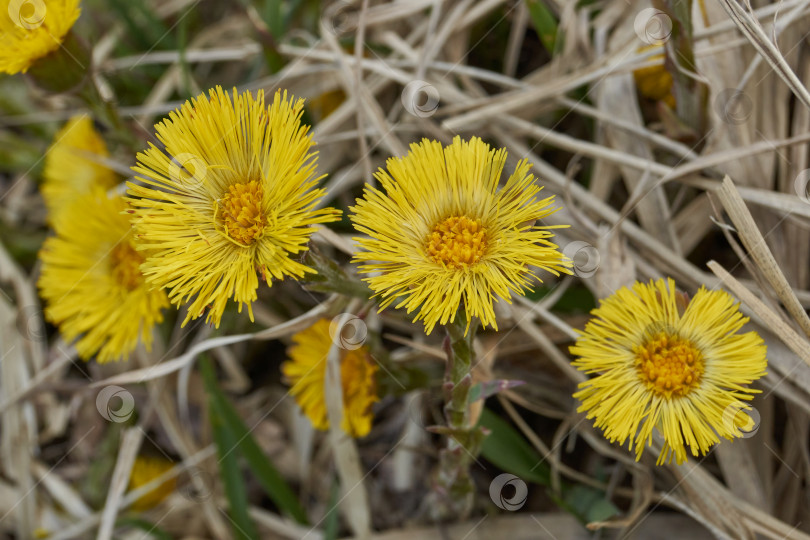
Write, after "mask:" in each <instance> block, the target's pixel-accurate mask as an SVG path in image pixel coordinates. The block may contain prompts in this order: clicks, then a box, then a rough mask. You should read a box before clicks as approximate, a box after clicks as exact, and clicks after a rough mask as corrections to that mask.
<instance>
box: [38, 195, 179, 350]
mask: <svg viewBox="0 0 810 540" xmlns="http://www.w3.org/2000/svg"><path fill="white" fill-rule="evenodd" d="M125 210H127V203H126V202H125V201H124V200H123V199H122V198H121V197H113V198H108V197H107V195H106V194H105V193H104V192H103V191H102V190H99V189H96V190H94V191H93V192H91V193H89V194H86V195H83V196H82V197H80V198H78V199H77V200H76V201H75V202H74V203H73V204H72V205H70V207H69V208H67V209H66V210H65V211H64V213H63V214H62V218H61V219H60V223H59V225H58V226H57V229H56V235H55V236H52V237H50V238H48V239H47V240H45V243H44V244H43V246H42V250H41V251H40V259H41V260H42V274H41V276H40V278H39V283H38V285H39V289H40V294H41V295H42V297H43V298H44V299H45V303H46V308H45V317H46V318H47V319H48V320H49V321H51V322H52V323H54V324H56V325H57V326H59V330H60V331H61V332H62V335H63V336H64V338H65V339H66V340H68V341H70V340H73V339H76V338H79V340H78V342H77V343H76V349H77V350H78V352H79V355H80V356H81V357H82V358H84V359H89V358H90V357H92V356H93V355H94V354H96V353H98V357H97V359H98V361H99V362H107V361H110V360H118V359H120V358H121V357H124V358H126V357H128V356H129V353H130V352H132V350H133V349H134V348H135V346H136V345H137V344H138V340H139V339H140V341H141V342H142V343H143V344H144V345H145V346H146V347H147V348H148V347H149V346H150V345H151V342H152V327H153V326H154V325H155V324H157V323H159V322H161V321H162V320H163V315H162V313H161V309H162V308H164V307H166V306H168V302H167V300H166V294H165V293H164V292H162V291H159V290H157V289H155V288H153V287H152V286H151V285H149V284H147V283H146V281H145V280H144V277H143V275H142V274H141V271H140V269H139V266H140V264H141V262H142V260H143V257H142V255H141V254H140V253H139V252H138V251H136V249H135V245H134V243H133V240H134V239H133V236H132V233H131V230H130V224H129V218H128V217H127V214H125V213H123V212H125Z"/></svg>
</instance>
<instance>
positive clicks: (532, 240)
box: [351, 137, 571, 333]
mask: <svg viewBox="0 0 810 540" xmlns="http://www.w3.org/2000/svg"><path fill="white" fill-rule="evenodd" d="M505 162H506V151H505V150H503V149H501V150H497V151H496V150H492V149H490V147H489V145H487V144H486V143H484V142H483V141H481V139H478V138H473V139H471V140H470V141H462V140H461V139H460V138H459V137H456V138H455V139H454V140H453V142H452V144H450V145H449V146H447V147H446V148H443V147H442V145H441V144H440V143H438V142H436V141H428V140H427V139H425V140H423V141H422V142H421V143H419V144H413V145H411V151H410V153H409V154H408V155H407V156H405V157H403V158H391V159H389V160H388V162H387V164H386V165H387V168H388V170H387V171H384V170H380V171H378V172H377V174H376V175H375V176H376V178H377V180H379V182H380V185H381V187H382V190H383V191H381V190H378V189H375V188H373V187H366V190H365V193H364V197H363V198H362V199H358V200H357V205H356V206H354V207H353V208H352V211H353V212H354V215H352V216H351V219H352V221H353V222H354V224H355V227H356V229H357V230H358V231H360V232H362V233H366V234H367V235H369V238H357V239H356V240H357V242H358V243H359V244H360V246H361V247H362V248H364V250H365V251H361V252H359V253H357V254H356V255H355V259H354V260H355V261H360V262H363V263H365V264H362V265H361V266H360V272H363V273H368V274H372V275H371V277H367V278H365V281H367V282H368V284H369V286H370V287H371V289H372V290H373V291H374V292H375V293H376V294H377V295H379V296H381V297H382V303H381V308H385V307H386V306H388V305H390V304H391V303H393V302H395V301H399V303H398V304H397V306H396V307H403V306H404V307H405V308H406V309H407V311H408V313H411V312H412V311H414V310H418V314H417V316H416V320H420V319H424V321H425V327H426V331H427V333H430V332H431V331H432V330H433V327H434V326H435V325H436V323H441V324H446V323H447V322H448V321H452V320H454V319H455V316H456V312H457V311H458V309H459V306H461V305H462V304H463V305H464V307H465V308H466V311H467V315H468V319H467V320H468V321H469V320H470V318H472V317H478V318H480V319H481V322H482V323H483V324H484V326H487V325H491V326H493V327H494V328H496V329H497V324H496V321H495V312H494V309H493V302H494V301H496V299H497V297H501V298H503V299H505V300H506V301H507V302H509V301H510V300H511V295H512V294H513V293H514V294H523V293H524V291H525V290H526V289H530V284H531V280H532V279H537V275H536V274H535V271H534V270H533V269H532V267H536V268H541V269H543V270H547V271H549V272H551V273H553V274H555V275H559V274H558V272H568V273H570V271H569V270H568V267H570V266H571V262H570V261H569V260H568V259H566V257H565V256H563V255H562V254H561V253H560V252H559V251H558V249H557V246H556V245H554V244H553V243H551V242H550V241H549V239H550V238H551V237H552V236H553V234H552V233H551V232H550V231H549V229H551V228H552V227H548V226H542V225H538V224H536V222H537V220H539V219H542V218H544V217H546V216H548V215H550V214H552V213H553V212H555V211H556V210H557V209H556V208H552V207H551V206H552V204H553V200H554V197H553V196H550V197H547V198H545V199H539V198H538V197H537V195H538V193H539V192H540V190H541V189H542V188H540V187H538V186H537V185H536V184H535V183H534V177H533V176H532V175H531V174H529V170H530V169H531V164H529V163H528V162H526V161H525V160H523V161H521V162H520V163H518V166H517V168H516V169H515V172H514V173H513V174H512V176H510V177H509V179H508V180H507V181H506V184H505V185H504V186H503V187H501V188H500V189H498V183H499V181H500V179H501V172H502V171H503V167H504V163H505Z"/></svg>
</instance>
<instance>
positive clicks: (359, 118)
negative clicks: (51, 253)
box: [0, 0, 810, 540]
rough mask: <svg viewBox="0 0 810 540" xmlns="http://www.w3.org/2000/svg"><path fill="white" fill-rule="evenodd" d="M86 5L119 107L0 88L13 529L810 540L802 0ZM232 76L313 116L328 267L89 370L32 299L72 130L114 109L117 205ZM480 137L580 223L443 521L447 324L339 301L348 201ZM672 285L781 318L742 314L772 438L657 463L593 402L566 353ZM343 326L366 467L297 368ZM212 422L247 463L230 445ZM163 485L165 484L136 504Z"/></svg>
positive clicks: (497, 340) (511, 309)
mask: <svg viewBox="0 0 810 540" xmlns="http://www.w3.org/2000/svg"><path fill="white" fill-rule="evenodd" d="M30 1H33V0H30ZM12 3H13V2H12ZM18 3H19V2H18ZM9 6H10V8H11V4H10V5H9ZM81 9H82V14H81V17H80V18H79V20H78V21H77V23H76V24H75V26H74V28H73V33H74V35H75V36H77V38H78V39H79V40H80V41H82V42H84V44H86V45H87V47H88V48H89V50H90V51H91V55H92V59H91V61H88V63H87V68H88V69H90V71H89V75H88V76H89V77H90V83H89V84H90V85H91V87H92V88H93V90H92V93H93V96H94V98H93V99H95V101H94V103H95V104H96V105H95V106H92V105H88V100H86V99H83V97H82V96H80V95H77V93H76V92H63V93H57V94H55V93H53V92H48V91H46V90H43V89H42V88H41V85H38V84H37V83H36V82H35V81H34V80H33V79H32V77H31V76H28V75H20V74H18V75H14V76H9V75H3V76H2V77H0V244H1V245H2V247H1V248H0V288H1V289H0V290H2V295H0V332H1V333H0V345H1V346H2V356H1V357H0V358H2V359H1V360H0V362H1V364H0V366H2V369H0V383H2V384H1V385H0V537H8V538H18V539H19V538H54V539H55V538H65V539H68V538H94V537H98V538H122V539H123V538H127V539H129V538H133V539H134V538H249V537H256V538H308V539H321V538H323V539H326V538H340V537H358V538H363V537H370V536H373V537H375V538H385V539H391V540H393V539H399V538H406V537H407V538H411V537H419V538H437V539H438V538H459V539H462V538H470V539H472V538H491V537H495V536H496V535H497V536H500V537H510V538H560V539H562V538H614V537H621V538H643V539H646V538H649V539H653V538H693V539H695V538H712V537H717V538H755V537H759V538H774V539H781V538H805V537H807V533H808V532H810V521H809V520H808V516H810V498H809V497H808V494H809V493H808V477H809V476H810V452H809V451H808V442H810V441H809V436H810V433H809V431H810V424H809V423H808V418H810V417H809V416H808V414H809V413H810V396H809V395H808V388H810V367H808V358H807V355H808V353H807V352H806V351H810V342H808V337H807V335H805V334H804V333H803V332H802V331H801V328H802V326H801V325H802V322H801V321H799V319H800V318H801V314H800V312H803V313H804V314H805V315H804V316H805V317H806V311H807V309H808V306H810V227H808V224H809V223H810V222H809V221H808V219H810V192H809V191H808V184H810V163H808V159H810V154H809V153H808V141H810V94H809V93H808V91H807V87H808V81H809V80H810V47H808V28H809V27H808V21H809V20H810V19H809V17H810V4H808V2H806V1H803V0H785V1H781V2H773V3H772V2H765V1H754V0H752V1H748V2H743V3H739V2H737V1H736V0H721V1H718V2H714V1H704V0H661V1H658V0H656V1H653V2H644V1H630V0H602V1H599V0H579V1H564V0H524V1H516V0H407V1H405V0H402V1H393V2H377V1H370V0H363V1H359V0H358V1H338V2H329V1H314V0H238V1H233V2H217V1H213V0H172V1H150V0H83V1H82V3H81ZM91 66H92V67H91ZM215 85H221V86H222V87H223V88H225V89H226V90H227V89H230V88H233V87H236V88H237V89H239V90H240V91H242V90H251V91H253V92H256V91H258V90H262V89H263V90H264V91H265V93H266V94H270V95H272V93H274V92H275V90H276V89H278V88H282V89H286V90H287V91H288V92H290V93H292V94H294V95H295V96H296V97H303V98H306V110H305V113H304V122H305V123H307V124H310V125H311V126H312V129H311V132H312V135H313V139H314V141H315V142H316V143H317V147H316V148H317V150H318V152H319V158H318V160H319V161H318V172H319V174H322V175H326V177H325V179H324V180H323V186H324V187H325V188H326V190H327V195H326V197H325V198H324V200H323V201H322V204H325V205H326V204H328V205H331V206H335V207H337V208H340V209H342V210H343V211H344V213H343V216H344V217H343V219H342V221H340V222H337V223H333V224H330V225H329V228H328V229H322V230H321V231H319V232H318V233H316V234H315V235H314V236H313V238H312V242H311V247H312V255H311V256H310V259H307V260H306V263H307V264H310V265H313V266H315V267H316V268H319V269H321V271H324V267H325V266H328V265H330V264H331V265H334V268H332V270H333V271H334V272H333V274H330V277H329V279H328V280H327V282H325V283H324V282H322V281H321V282H319V281H311V282H304V283H302V282H296V281H294V280H286V281H283V282H280V283H276V284H274V286H273V287H272V288H267V287H261V288H260V291H259V302H258V303H257V305H255V306H254V312H255V322H253V323H251V322H250V320H249V319H248V318H247V317H245V316H239V315H238V314H237V313H236V311H235V310H233V311H232V312H231V311H229V312H227V313H226V317H225V318H224V319H223V323H222V325H221V326H220V327H219V328H218V329H215V328H213V326H209V325H206V324H204V323H200V321H195V323H193V324H189V325H187V326H186V327H184V328H181V327H180V323H181V322H182V320H183V317H184V313H183V311H180V312H178V310H176V309H175V308H174V307H172V308H170V309H169V310H167V311H166V313H165V318H166V321H165V322H164V323H163V324H162V325H161V326H160V327H159V330H158V331H157V337H156V343H155V345H154V346H153V350H152V351H151V352H146V351H144V350H142V349H139V350H138V351H137V353H136V354H135V355H134V357H133V358H132V359H130V361H129V362H120V363H107V364H98V363H96V362H95V361H93V360H91V361H89V362H86V361H84V360H81V359H79V358H78V357H77V354H76V351H75V348H74V347H72V346H71V344H70V343H65V342H64V341H63V340H62V339H61V338H60V336H59V333H58V331H57V329H56V328H55V327H53V326H51V325H50V324H47V323H46V322H45V321H44V319H43V316H42V308H41V305H40V300H38V298H37V290H36V280H37V278H38V275H39V268H40V263H39V261H38V252H39V249H40V247H41V245H42V243H43V241H44V240H45V238H47V237H48V236H49V235H52V234H53V233H52V231H51V230H50V224H49V221H48V218H47V213H46V210H45V206H44V203H43V199H42V196H41V192H40V185H41V183H42V177H43V170H44V168H45V167H46V164H47V163H48V160H49V151H50V149H51V148H52V145H53V143H54V141H55V137H56V135H57V133H58V132H59V130H60V129H62V127H63V126H64V125H65V123H66V122H68V121H69V120H70V119H71V118H74V117H76V116H77V115H85V116H87V117H88V118H89V119H91V120H92V121H93V127H94V128H95V129H96V130H97V131H98V133H99V134H100V136H101V138H102V139H103V140H104V142H105V144H106V146H107V149H108V151H109V155H108V156H106V157H102V158H96V159H91V160H90V161H92V162H95V163H96V164H97V165H100V166H102V167H105V168H107V169H109V170H110V171H113V173H114V174H115V175H116V178H117V181H119V182H120V184H119V185H118V187H117V188H114V189H115V190H117V191H118V192H123V190H124V189H125V188H124V184H123V182H125V181H126V180H128V179H131V178H132V172H131V170H130V167H131V166H132V165H133V164H134V163H135V154H136V153H137V152H138V151H141V150H143V149H145V148H146V146H147V144H148V143H149V142H152V143H157V141H156V139H155V137H154V129H153V125H154V124H155V123H157V122H159V121H160V120H161V119H163V118H165V117H166V116H167V114H168V113H169V111H172V110H174V109H175V108H177V107H179V106H180V105H182V104H183V103H184V102H185V101H186V100H187V99H189V98H191V97H194V96H197V95H199V94H201V93H203V92H207V91H208V90H209V89H210V88H212V87H214V86H215ZM91 101H92V100H91ZM456 135H460V136H462V137H463V138H469V137H471V136H477V137H481V138H483V139H484V140H485V141H487V142H488V143H490V144H491V145H493V146H494V147H503V148H506V149H507V152H508V161H507V167H506V170H507V172H509V171H511V170H513V169H514V167H515V164H516V163H517V161H518V160H520V159H523V158H527V159H528V160H529V161H530V162H531V163H532V164H533V170H532V172H533V174H535V176H537V177H538V181H539V183H541V184H543V185H544V186H545V188H544V193H546V192H547V193H548V194H554V195H556V197H557V202H558V204H559V205H561V206H562V207H563V208H562V209H561V210H560V211H559V212H557V213H555V214H554V215H553V216H551V217H550V218H549V219H548V220H547V224H550V225H554V224H570V225H572V226H571V227H570V228H567V229H558V230H556V231H555V235H556V237H555V241H556V242H557V243H558V245H559V246H560V248H561V249H562V251H563V253H565V254H566V255H567V256H569V257H570V258H571V259H573V261H574V275H572V276H566V277H563V278H559V279H555V278H553V277H552V276H549V279H548V280H545V281H544V282H543V283H542V284H540V285H538V286H537V287H536V288H535V290H534V291H533V292H532V293H531V294H529V295H527V297H526V298H525V299H523V298H521V299H516V301H515V302H514V303H513V304H512V305H507V304H504V303H501V304H499V305H498V306H497V309H498V311H497V316H498V322H499V331H498V332H494V331H491V330H490V331H486V332H481V333H480V334H479V336H478V338H477V351H478V353H479V358H480V360H481V361H480V363H479V364H478V365H477V366H476V368H475V372H474V377H476V380H478V381H493V380H520V381H524V382H525V384H523V385H522V386H517V387H513V388H508V389H506V390H504V391H501V392H499V393H498V394H497V395H495V396H492V397H490V398H489V399H488V400H487V402H486V405H485V407H481V408H479V409H478V410H477V411H476V414H477V415H479V418H480V421H481V422H482V425H485V426H486V427H487V428H489V429H490V430H491V431H492V434H491V435H490V437H489V439H487V443H486V444H485V447H484V451H483V453H482V456H481V457H479V458H478V460H477V461H476V464H475V465H474V466H473V469H472V474H473V478H474V481H475V484H476V500H475V506H474V510H473V512H472V514H471V515H470V516H468V517H466V518H465V519H461V520H451V521H449V522H445V523H442V524H436V523H435V522H434V520H433V519H432V518H431V513H430V509H429V508H427V507H426V505H425V503H424V501H425V500H426V496H427V494H428V493H429V492H430V490H431V485H432V480H431V472H432V471H433V470H434V469H435V466H436V462H437V456H438V450H439V448H441V446H442V444H443V443H442V438H441V437H440V436H439V435H437V434H435V433H432V432H430V431H429V430H428V429H427V428H428V427H429V426H432V425H435V424H437V423H441V417H442V411H441V408H442V393H441V381H442V375H443V363H442V359H443V358H444V353H443V351H442V339H441V333H440V332H437V333H434V334H433V335H431V336H425V334H424V331H423V330H422V328H421V327H420V326H416V325H413V324H412V323H411V322H409V321H410V319H409V318H408V317H407V316H406V315H405V314H404V313H403V312H400V311H398V310H394V309H387V310H385V311H383V312H382V313H379V314H378V313H377V309H376V307H375V306H373V304H372V303H369V302H363V301H360V300H350V299H349V296H341V295H338V296H335V295H334V294H333V293H334V292H335V291H336V290H338V291H340V290H342V289H341V287H350V286H351V285H350V284H349V285H347V283H356V282H357V281H356V276H355V269H354V267H353V265H351V264H350V259H351V252H352V250H353V243H352V240H351V238H352V236H353V235H354V233H353V230H352V227H351V223H350V222H349V220H348V218H347V217H346V216H347V214H348V212H347V208H348V207H349V206H351V205H353V204H354V201H355V199H356V198H357V197H359V196H360V195H361V193H362V187H363V185H364V184H365V183H366V182H371V183H373V182H374V179H373V172H374V171H376V170H377V169H378V168H379V167H382V166H384V164H385V160H386V159H387V158H389V157H391V156H400V155H404V154H405V153H406V152H407V149H408V146H409V145H410V144H411V143H414V142H418V141H420V140H422V139H423V138H429V139H436V140H439V141H441V142H443V143H445V144H447V143H449V142H450V141H451V140H452V138H453V137H454V136H456ZM58 165H59V164H58V163H56V164H55V166H58ZM726 176H728V177H729V178H730V179H731V180H732V181H733V183H734V185H735V186H736V188H734V187H729V185H728V184H726V186H725V187H724V184H723V180H724V178H725V177H726ZM768 250H769V251H770V253H771V256H770V257H768V256H767V255H765V254H764V253H765V252H767V251H768ZM327 261H335V262H327ZM709 261H715V262H716V264H717V266H718V267H720V268H724V269H725V272H727V275H728V276H731V279H732V280H733V282H731V281H729V279H728V278H725V277H723V276H721V275H720V273H718V272H717V271H715V270H714V267H712V268H711V269H710V268H709V267H707V263H708V262H709ZM778 274H781V275H782V276H783V277H782V278H776V277H774V276H776V275H778ZM724 275H725V274H724ZM659 277H673V278H674V279H675V280H676V281H677V283H678V286H679V287H680V288H681V289H683V290H684V291H686V292H687V293H688V294H694V292H695V291H696V290H697V289H698V288H699V287H700V286H701V285H706V286H707V287H709V288H717V287H726V288H729V290H732V292H734V294H735V295H738V296H740V295H741V294H743V293H741V292H740V290H741V289H742V290H744V291H747V293H748V294H750V295H751V296H753V297H754V298H755V299H758V300H759V303H750V302H746V303H745V304H744V305H743V311H744V313H746V315H748V316H750V317H752V321H751V323H750V325H749V326H750V328H751V329H755V330H757V331H758V332H760V334H761V335H762V336H763V338H764V339H765V340H766V342H767V344H768V348H769V354H768V358H769V362H770V364H769V369H768V371H769V374H768V376H767V377H765V378H763V379H762V380H760V381H759V382H758V383H756V386H757V388H759V389H760V390H761V391H762V393H761V394H759V395H758V396H757V397H756V398H755V400H754V402H753V405H754V408H755V410H754V413H755V418H756V420H757V426H756V428H755V429H754V430H752V431H751V432H750V433H748V434H747V435H746V436H745V437H744V438H743V439H741V440H738V441H736V442H734V444H725V443H724V444H720V445H718V446H717V447H716V449H715V450H713V451H712V452H711V453H710V454H709V455H708V456H706V457H705V458H702V459H699V460H694V461H690V462H689V463H688V464H686V465H682V466H676V465H670V466H663V467H656V466H655V456H654V455H646V454H645V456H644V458H643V459H642V460H641V461H640V462H636V461H635V459H634V457H633V456H632V455H631V454H630V453H629V452H628V451H627V450H626V448H620V447H619V446H618V445H611V444H610V443H608V442H607V441H606V440H605V439H604V438H603V437H602V435H601V433H600V432H599V431H598V430H595V429H594V428H593V426H592V423H591V421H588V420H585V418H584V415H582V414H578V413H577V412H576V408H577V406H578V403H577V402H576V401H575V400H574V399H573V398H572V397H571V394H572V392H573V391H574V390H575V388H576V383H577V382H578V381H579V380H580V379H579V378H578V377H580V375H579V374H578V373H577V372H576V371H575V370H573V369H572V368H571V367H570V364H569V362H570V355H569V353H568V347H569V346H570V345H571V344H572V343H573V340H574V339H575V338H576V335H577V334H576V330H577V329H582V328H583V326H584V324H585V321H586V320H587V319H588V313H589V311H590V310H591V309H592V308H594V307H595V306H596V305H597V303H598V300H599V299H600V298H604V297H605V296H607V295H609V294H611V293H612V292H614V291H615V290H617V289H618V288H620V287H622V286H625V285H631V284H632V283H633V282H634V281H635V280H641V281H648V280H649V279H657V278H659ZM330 280H331V281H330ZM341 280H343V281H341ZM344 281H345V282H344ZM775 283H776V284H778V286H777V285H774V284H775ZM319 306H325V308H324V309H325V310H326V312H328V313H329V314H330V316H332V315H335V314H337V313H340V312H352V313H357V314H359V315H360V317H359V318H355V319H354V320H355V321H356V322H353V323H352V324H353V325H354V326H353V327H352V329H351V330H352V331H351V332H350V334H351V335H350V336H349V337H348V338H346V339H353V338H352V336H359V337H355V338H354V339H358V340H361V341H362V342H363V344H364V346H367V347H369V348H370V350H371V351H372V353H373V355H374V358H375V359H376V360H377V361H378V363H379V364H380V366H381V367H382V369H381V370H380V373H379V376H378V380H377V382H378V385H379V394H380V401H379V402H378V403H377V404H376V405H375V407H374V423H373V427H372V430H371V432H370V434H369V435H367V436H366V437H364V438H361V439H358V440H356V441H352V442H351V443H350V444H349V446H350V448H345V447H343V446H341V445H336V444H334V441H332V440H331V439H330V438H329V437H328V436H327V435H326V434H324V433H322V432H319V431H315V430H313V428H312V426H311V424H310V423H309V420H308V419H307V418H306V417H304V416H302V415H301V413H300V412H299V410H298V408H297V406H296V403H295V401H294V400H293V399H292V398H291V397H290V396H289V395H288V385H287V384H286V383H285V381H284V380H283V377H282V375H281V373H280V370H279V367H280V365H281V363H282V362H284V361H285V360H286V359H287V348H288V346H289V345H290V343H291V336H292V335H293V333H295V332H297V331H300V330H301V329H303V328H304V327H305V326H306V323H311V317H310V316H309V315H308V314H311V313H314V311H313V310H317V309H319ZM797 306H798V307H797ZM797 310H798V311H797ZM774 321H775V322H774ZM229 336H230V337H229ZM239 336H241V337H239ZM347 348H348V347H347ZM802 350H804V351H805V353H804V354H802V353H801V351H802ZM200 357H204V359H205V360H204V361H205V362H206V365H207V366H208V367H207V368H203V367H201V366H199V365H198V364H197V361H198V360H199V359H200ZM139 370H140V371H139ZM206 377H207V379H206ZM220 424H224V425H226V426H227V429H226V430H225V432H224V433H226V434H227V435H230V436H233V437H234V440H233V441H232V442H233V444H232V445H231V448H234V449H236V450H234V452H233V453H231V454H229V455H226V456H225V457H223V456H222V455H221V454H217V447H218V445H219V444H220V443H221V442H222V441H217V437H218V436H222V434H223V431H222V430H221V429H218V425H220ZM114 472H115V474H114ZM504 475H506V476H504ZM149 481H152V482H153V483H152V486H151V487H152V488H157V489H155V490H152V491H150V488H149V487H147V488H146V489H143V490H141V492H139V493H136V494H135V495H132V492H133V490H134V489H137V488H138V487H139V486H143V485H145V484H146V483H147V482H149Z"/></svg>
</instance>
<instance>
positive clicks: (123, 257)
mask: <svg viewBox="0 0 810 540" xmlns="http://www.w3.org/2000/svg"><path fill="white" fill-rule="evenodd" d="M110 260H111V266H112V275H113V279H115V281H117V282H118V283H119V284H120V285H121V286H122V287H124V288H126V289H127V290H129V291H131V290H133V289H136V288H138V287H139V286H140V285H141V283H143V274H141V268H140V267H141V263H142V262H143V257H141V255H140V253H138V252H137V251H135V248H134V247H132V244H131V243H130V242H129V241H128V240H124V241H122V242H119V243H118V244H116V246H115V247H114V248H113V249H112V253H110Z"/></svg>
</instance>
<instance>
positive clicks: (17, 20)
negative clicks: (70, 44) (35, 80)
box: [0, 0, 80, 74]
mask: <svg viewBox="0 0 810 540" xmlns="http://www.w3.org/2000/svg"><path fill="white" fill-rule="evenodd" d="M79 13H80V10H79V0H0V42H2V43H3V46H2V47H0V73H9V74H14V73H19V72H23V73H25V72H26V71H27V70H28V68H29V67H31V64H33V63H34V62H35V61H36V60H38V59H40V58H42V57H43V56H47V55H48V54H49V53H51V52H53V51H55V50H57V49H58V48H59V47H60V46H61V45H62V41H63V40H64V39H65V36H66V35H67V33H68V32H69V31H70V28H71V27H72V26H73V23H75V22H76V19H78V18H79Z"/></svg>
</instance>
